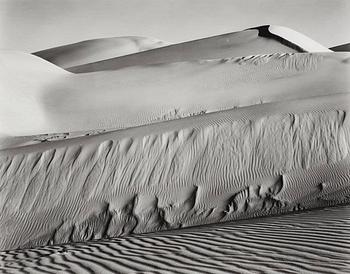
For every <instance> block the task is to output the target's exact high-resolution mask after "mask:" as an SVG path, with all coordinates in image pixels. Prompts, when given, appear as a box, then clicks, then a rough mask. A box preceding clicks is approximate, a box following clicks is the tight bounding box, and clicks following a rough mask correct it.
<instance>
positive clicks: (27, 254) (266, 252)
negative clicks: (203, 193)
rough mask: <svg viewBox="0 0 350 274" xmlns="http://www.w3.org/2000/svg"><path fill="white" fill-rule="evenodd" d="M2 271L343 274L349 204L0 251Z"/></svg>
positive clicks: (348, 258) (349, 255) (349, 250)
mask: <svg viewBox="0 0 350 274" xmlns="http://www.w3.org/2000/svg"><path fill="white" fill-rule="evenodd" d="M0 263H1V267H0V269H1V270H0V273H4V274H12V273H19V274H20V273H327V274H328V273H337V274H338V273H349V271H350V207H349V206H339V207H333V208H326V209H321V210H315V211H309V212H304V213H300V214H291V215H284V216H278V217H267V218H263V219H255V220H247V221H240V222H236V223H224V224H216V225H208V226H202V227H195V228H188V229H183V230H176V231H168V232H158V233H149V234H145V235H137V236H136V235H135V236H129V237H125V238H115V239H106V240H100V241H93V242H88V243H77V244H70V245H61V246H46V247H41V248H36V249H23V250H13V251H7V252H1V253H0Z"/></svg>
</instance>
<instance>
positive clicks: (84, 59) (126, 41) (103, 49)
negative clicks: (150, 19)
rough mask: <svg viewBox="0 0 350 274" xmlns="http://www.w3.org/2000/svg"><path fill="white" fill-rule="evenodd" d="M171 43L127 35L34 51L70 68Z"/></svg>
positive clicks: (52, 61)
mask: <svg viewBox="0 0 350 274" xmlns="http://www.w3.org/2000/svg"><path fill="white" fill-rule="evenodd" d="M166 45H169V43H168V42H165V41H161V40H157V39H154V38H146V37H137V36H126V37H113V38H101V39H93V40H87V41H82V42H79V43H75V44H70V45H64V46H60V47H55V48H51V49H46V50H42V51H38V52H35V53H33V54H34V55H36V56H39V57H41V58H43V59H45V60H47V61H49V62H51V63H53V64H55V65H57V66H60V67H62V68H68V67H73V66H79V65H83V64H87V63H92V62H97V61H101V60H105V59H110V58H115V57H118V56H122V55H128V54H132V53H136V52H140V51H145V50H150V49H154V48H159V47H164V46H166Z"/></svg>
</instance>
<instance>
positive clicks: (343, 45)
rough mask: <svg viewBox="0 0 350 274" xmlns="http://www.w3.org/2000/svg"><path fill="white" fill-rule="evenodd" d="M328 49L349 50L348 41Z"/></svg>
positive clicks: (349, 44)
mask: <svg viewBox="0 0 350 274" xmlns="http://www.w3.org/2000/svg"><path fill="white" fill-rule="evenodd" d="M329 49H330V50H333V51H350V43H347V44H342V45H339V46H335V47H331V48H329Z"/></svg>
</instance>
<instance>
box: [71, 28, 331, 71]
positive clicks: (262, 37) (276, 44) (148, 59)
mask: <svg viewBox="0 0 350 274" xmlns="http://www.w3.org/2000/svg"><path fill="white" fill-rule="evenodd" d="M275 52H279V53H287V52H289V53H293V52H331V50H329V49H328V48H326V47H324V46H322V45H320V44H318V43H317V42H315V41H313V40H312V39H310V38H308V37H306V36H304V35H302V34H301V33H298V32H296V31H294V30H291V29H289V28H286V27H281V26H269V25H266V26H260V27H255V28H251V29H247V30H244V31H239V32H232V33H227V34H222V35H218V36H213V37H208V38H204V39H199V40H194V41H189V42H184V43H179V44H174V45H169V46H167V47H162V48H158V49H154V50H149V51H145V52H140V53H136V54H131V55H127V56H121V57H117V58H111V59H108V60H102V61H98V62H93V63H89V64H84V65H80V66H74V67H70V68H67V69H68V70H69V71H71V72H74V73H83V72H93V71H101V70H115V69H120V68H123V67H128V66H134V65H149V64H159V63H173V62H183V61H194V60H198V59H221V58H227V57H241V56H249V55H258V54H266V53H275Z"/></svg>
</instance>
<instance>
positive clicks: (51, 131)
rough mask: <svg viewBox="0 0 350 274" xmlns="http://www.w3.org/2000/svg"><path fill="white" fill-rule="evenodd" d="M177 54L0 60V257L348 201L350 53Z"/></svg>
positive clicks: (11, 56)
mask: <svg viewBox="0 0 350 274" xmlns="http://www.w3.org/2000/svg"><path fill="white" fill-rule="evenodd" d="M267 30H270V31H272V30H274V31H275V33H277V34H278V35H279V36H278V37H280V38H279V39H282V38H281V37H283V36H284V37H287V36H288V37H290V38H291V41H289V42H288V41H287V42H286V41H285V40H283V43H282V44H281V43H280V45H293V47H290V48H292V49H297V50H298V49H300V48H302V49H303V50H305V49H308V50H312V48H314V49H315V51H318V50H322V49H323V48H320V46H319V45H315V44H312V43H311V42H310V41H309V42H308V43H305V44H303V45H298V46H297V47H296V46H295V45H296V43H299V42H300V41H305V39H302V40H300V39H299V38H300V36H299V35H298V34H295V32H290V31H286V32H283V33H281V28H278V29H277V30H276V29H273V28H270V27H269V28H267ZM282 30H283V29H282ZM252 31H253V32H254V33H255V34H254V33H253V34H254V35H255V36H256V32H262V31H266V27H264V28H260V29H258V30H252ZM248 33H250V34H249V35H251V32H248ZM269 34H270V32H269ZM239 35H240V36H241V35H243V36H245V35H247V32H245V33H240V34H239ZM275 35H276V34H275ZM259 37H260V36H259ZM217 39H218V38H217ZM254 39H256V37H255V38H254ZM259 39H260V38H259ZM269 39H271V38H269ZM283 39H285V38H283ZM207 41H208V40H207ZM207 41H204V42H203V45H210V43H209V44H208V43H207ZM274 41H276V40H274ZM277 41H279V40H277ZM265 42H266V41H265ZM270 42H272V41H271V40H269V43H270ZM189 43H191V42H189ZM196 43H197V42H196ZM206 43H207V44H206ZM259 43H260V42H259ZM272 43H276V42H272ZM219 44H220V43H219ZM248 44H249V43H248ZM184 45H186V43H185V44H184ZM243 45H246V43H243ZM174 46H177V47H179V45H174ZM197 46H198V45H197ZM301 46H303V47H301ZM171 47H173V46H171ZM171 47H162V48H159V49H155V50H150V51H145V52H143V53H139V54H141V55H139V56H148V55H147V54H151V56H152V54H155V52H157V51H159V52H158V53H159V54H160V55H159V56H162V52H164V50H165V49H167V50H169V48H171ZM192 47H193V45H192ZM204 47H206V46H204ZM208 47H209V48H211V47H212V46H208ZM238 48H239V47H238ZM242 48H243V46H242ZM235 50H236V49H235ZM245 50H254V47H253V46H252V49H245ZM265 50H269V49H265ZM325 51H327V50H325ZM174 52H175V51H174ZM184 52H188V53H189V52H190V50H184ZM203 52H205V53H206V54H207V53H210V54H212V53H214V52H220V50H218V48H217V47H214V48H213V49H211V50H206V51H203ZM203 52H200V54H199V55H200V56H208V55H203ZM218 54H222V53H218ZM135 55H137V54H135ZM135 55H129V57H130V56H135ZM199 55H198V56H199ZM164 56H166V55H164ZM177 56H178V55H177ZM211 56H213V55H211ZM129 57H128V58H129ZM174 57H176V56H175V55H173V56H171V58H170V59H168V60H173V61H177V62H175V63H163V64H153V65H150V64H149V63H148V64H147V62H144V59H142V58H141V59H140V60H141V63H139V64H138V66H129V67H124V68H122V69H121V68H120V67H118V69H116V68H114V69H113V70H110V68H108V70H104V71H98V70H99V69H96V67H95V66H93V67H94V68H95V69H96V71H91V72H89V73H77V74H74V73H70V72H67V71H66V70H64V69H62V68H60V67H57V66H55V65H53V64H51V63H49V62H47V61H45V60H43V59H41V58H39V57H37V56H33V55H28V54H22V53H16V52H4V53H2V54H1V55H0V61H1V65H0V70H1V71H0V72H1V73H0V77H1V81H0V83H1V89H0V93H1V97H2V98H3V99H4V100H3V101H2V102H4V103H2V105H1V108H0V117H1V118H0V119H1V123H0V133H1V135H2V142H1V148H2V149H1V150H0V178H1V179H0V189H1V191H0V231H2V232H1V234H0V249H1V250H8V249H15V248H25V247H33V246H38V245H51V244H62V243H68V242H81V241H87V240H91V239H101V238H109V237H118V236H125V235H128V234H137V233H145V232H154V231H159V230H169V229H177V228H183V227H188V226H194V225H203V224H208V223H217V222H224V221H230V220H238V219H245V218H251V217H256V216H264V215H271V214H279V213H284V212H291V211H295V210H303V209H310V208H316V207H324V206H330V205H336V204H338V203H348V202H349V198H350V187H349V176H350V162H349V161H350V158H349V149H350V147H349V146H350V138H349V126H350V124H349V123H350V122H349V118H348V112H349V108H350V94H349V87H350V80H349V77H348V75H349V58H350V55H349V54H346V53H333V52H327V53H290V52H289V53H266V54H260V55H251V56H245V57H232V56H226V57H225V58H219V59H211V60H206V59H201V60H190V61H181V62H179V61H180V60H179V59H176V58H178V57H176V58H175V59H174ZM133 58H134V57H133ZM167 58H168V57H167ZM181 58H182V57H181ZM116 60H119V59H118V58H116V59H113V58H112V59H110V61H111V63H113V64H114V63H115V61H116ZM118 62H119V61H118ZM18 63H20V64H21V66H18ZM89 67H90V65H89ZM80 72H82V71H80ZM9 90H10V91H11V92H9ZM14 102H16V104H17V106H18V108H13V106H14Z"/></svg>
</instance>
